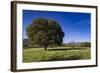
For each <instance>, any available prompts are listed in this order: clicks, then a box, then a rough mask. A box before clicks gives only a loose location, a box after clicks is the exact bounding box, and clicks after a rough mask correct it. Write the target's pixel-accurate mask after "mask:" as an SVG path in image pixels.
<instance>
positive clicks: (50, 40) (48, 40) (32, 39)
mask: <svg viewBox="0 0 100 73" xmlns="http://www.w3.org/2000/svg"><path fill="white" fill-rule="evenodd" d="M26 31H27V36H28V39H29V43H30V45H31V46H34V45H38V46H42V47H44V48H45V49H46V48H47V47H48V46H49V45H61V44H62V42H63V37H64V32H63V31H62V29H61V27H60V25H59V24H58V23H57V22H56V21H54V20H47V19H44V18H38V19H35V20H33V22H32V24H30V25H28V26H27V28H26Z"/></svg>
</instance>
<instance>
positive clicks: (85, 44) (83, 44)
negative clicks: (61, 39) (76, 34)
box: [62, 42, 91, 47]
mask: <svg viewBox="0 0 100 73" xmlns="http://www.w3.org/2000/svg"><path fill="white" fill-rule="evenodd" d="M62 45H63V46H65V47H91V43H90V42H69V43H66V44H62Z"/></svg>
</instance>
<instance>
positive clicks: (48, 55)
mask: <svg viewBox="0 0 100 73" xmlns="http://www.w3.org/2000/svg"><path fill="white" fill-rule="evenodd" d="M90 56H91V54H90V48H87V47H85V48H84V47H75V48H71V47H54V48H48V50H44V48H27V49H23V62H40V61H60V60H82V59H90V58H91V57H90Z"/></svg>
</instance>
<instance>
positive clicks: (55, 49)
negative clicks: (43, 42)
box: [47, 48, 87, 51]
mask: <svg viewBox="0 0 100 73" xmlns="http://www.w3.org/2000/svg"><path fill="white" fill-rule="evenodd" d="M86 49H87V48H60V49H57V48H53V49H47V50H48V51H63V50H86Z"/></svg>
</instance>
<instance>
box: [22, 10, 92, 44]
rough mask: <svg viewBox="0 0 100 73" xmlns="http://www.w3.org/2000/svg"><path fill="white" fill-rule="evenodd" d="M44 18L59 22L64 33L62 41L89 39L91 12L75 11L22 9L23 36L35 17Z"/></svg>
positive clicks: (25, 36)
mask: <svg viewBox="0 0 100 73" xmlns="http://www.w3.org/2000/svg"><path fill="white" fill-rule="evenodd" d="M39 17H42V18H46V19H51V20H55V21H56V22H58V23H59V25H60V26H61V28H62V30H63V31H64V33H65V36H64V38H63V42H64V43H67V42H72V41H74V42H84V41H90V40H91V14H90V13H77V12H55V11H54V12H53V11H33V10H23V38H27V35H26V27H27V25H30V24H31V23H32V21H33V20H34V19H36V18H39Z"/></svg>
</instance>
